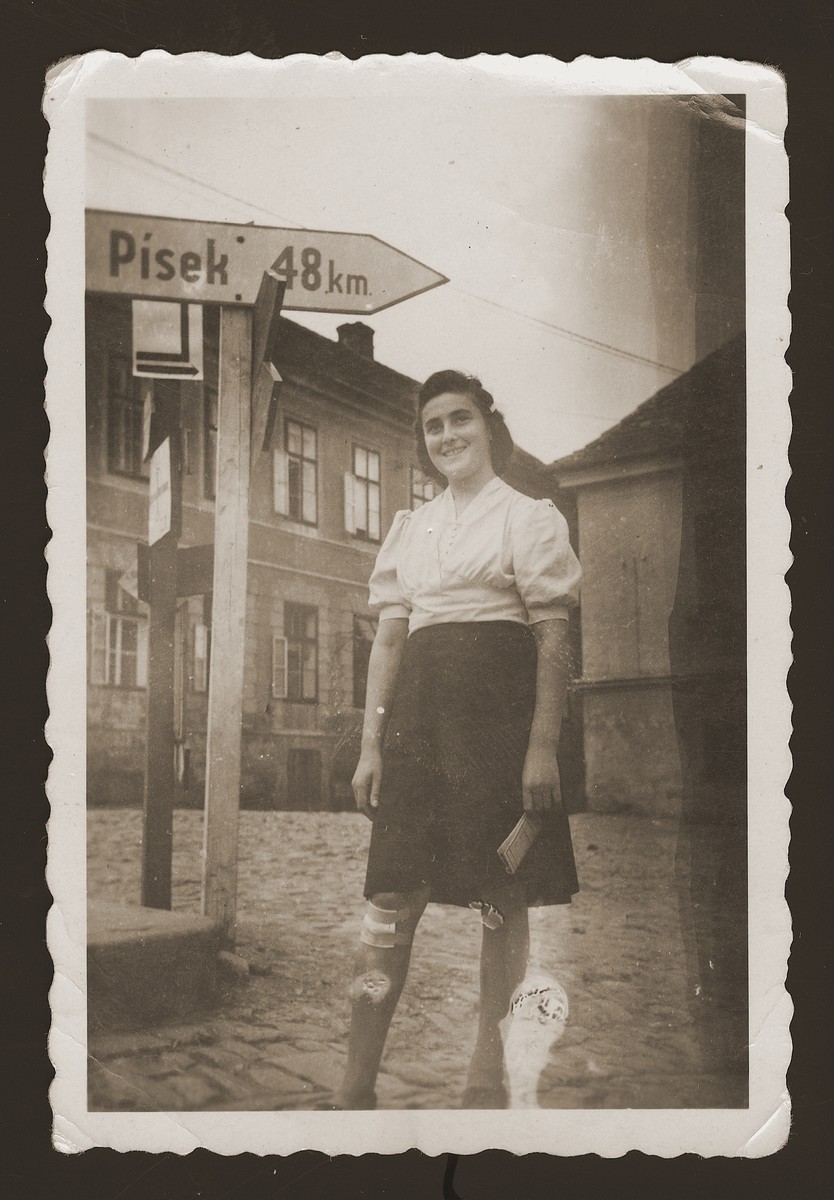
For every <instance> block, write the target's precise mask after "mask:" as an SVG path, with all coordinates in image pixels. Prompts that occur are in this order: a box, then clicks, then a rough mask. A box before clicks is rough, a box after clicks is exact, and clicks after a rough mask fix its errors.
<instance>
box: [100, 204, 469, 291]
mask: <svg viewBox="0 0 834 1200" xmlns="http://www.w3.org/2000/svg"><path fill="white" fill-rule="evenodd" d="M86 233H87V290H88V291H91V292H118V293H120V294H122V295H125V296H134V297H136V296H144V297H148V298H150V297H153V298H155V299H158V300H190V301H193V302H196V303H203V304H205V303H209V304H211V303H215V304H227V305H229V304H254V303H255V298H256V296H257V294H258V288H259V286H260V283H261V278H262V276H263V273H264V271H270V270H271V271H272V273H273V274H274V275H276V276H277V277H278V279H279V280H281V281H282V282H283V283H284V284H285V285H286V291H285V294H284V303H283V308H284V310H285V311H286V310H287V309H297V310H302V309H306V310H308V311H313V312H333V313H354V314H356V313H358V314H369V313H375V312H379V311H380V310H381V309H383V308H389V307H390V306H391V305H392V304H398V303H399V302H400V301H401V300H407V299H408V298H409V297H411V296H417V295H419V293H420V292H426V291H428V290H429V289H430V288H434V287H438V286H439V284H441V283H448V280H447V278H446V277H445V275H440V274H438V272H437V271H433V270H432V269H431V268H430V267H427V266H424V264H423V263H420V262H418V261H417V260H416V259H414V258H411V257H410V256H409V255H408V254H403V253H402V251H401V250H395V249H394V247H393V246H389V245H388V243H387V242H382V241H380V239H379V238H376V237H374V236H373V235H372V234H367V233H329V232H326V231H323V230H317V229H270V228H266V227H264V226H262V225H231V224H226V223H209V222H205V221H183V220H177V219H175V218H172V217H146V216H141V215H137V214H135V213H114V212H102V211H100V210H97V209H90V210H88V211H87V214H86Z"/></svg>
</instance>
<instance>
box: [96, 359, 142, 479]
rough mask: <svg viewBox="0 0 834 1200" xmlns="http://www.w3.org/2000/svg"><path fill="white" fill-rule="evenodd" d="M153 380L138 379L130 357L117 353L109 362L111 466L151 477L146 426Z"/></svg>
mask: <svg viewBox="0 0 834 1200" xmlns="http://www.w3.org/2000/svg"><path fill="white" fill-rule="evenodd" d="M152 404H153V383H152V381H151V380H149V379H137V378H135V377H134V375H133V374H132V372H131V365H130V360H129V359H128V358H126V357H124V356H122V355H114V356H113V357H112V358H110V360H109V362H108V364H107V470H108V471H110V472H112V473H113V474H114V475H132V476H133V477H134V478H137V479H147V477H148V474H149V469H148V464H147V463H146V462H145V461H144V458H145V426H146V423H147V424H148V425H149V423H150V407H151V405H152Z"/></svg>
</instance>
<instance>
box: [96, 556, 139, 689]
mask: <svg viewBox="0 0 834 1200" xmlns="http://www.w3.org/2000/svg"><path fill="white" fill-rule="evenodd" d="M121 578H122V577H121V575H120V574H119V572H118V571H108V572H107V576H106V583H105V607H104V608H94V609H92V610H91V612H90V624H89V634H88V637H89V640H88V653H87V662H88V664H89V674H90V683H95V684H99V685H102V686H105V687H123V688H143V687H145V686H146V684H147V677H148V624H147V621H146V620H145V618H144V616H143V615H142V614H141V613H140V612H139V601H138V600H136V599H135V597H133V596H132V595H131V594H130V593H129V592H127V591H125V589H124V588H123V587H122V586H121V582H120V581H121Z"/></svg>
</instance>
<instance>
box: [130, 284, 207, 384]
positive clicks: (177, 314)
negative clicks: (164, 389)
mask: <svg viewBox="0 0 834 1200" xmlns="http://www.w3.org/2000/svg"><path fill="white" fill-rule="evenodd" d="M132 307H133V374H134V375H138V376H140V377H141V376H144V377H145V378H146V379H202V378H203V309H202V305H200V304H186V303H184V302H177V301H172V300H134V301H133V305H132Z"/></svg>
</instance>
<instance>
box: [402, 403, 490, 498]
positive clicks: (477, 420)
mask: <svg viewBox="0 0 834 1200" xmlns="http://www.w3.org/2000/svg"><path fill="white" fill-rule="evenodd" d="M420 419H421V421H422V425H423V437H424V438H425V439H426V449H427V450H428V453H429V458H430V459H431V461H432V464H433V465H434V466H435V467H436V468H437V470H438V471H439V472H440V473H441V475H445V476H446V478H447V479H448V480H449V482H450V483H458V482H460V483H463V482H464V481H466V482H468V483H486V482H488V480H490V479H491V478H492V476H493V475H494V474H495V472H494V470H493V469H492V454H491V451H490V436H489V430H488V428H487V423H486V420H485V419H484V415H483V413H482V412H481V410H480V408H479V407H478V405H477V404H476V403H475V401H474V400H473V399H472V397H471V396H467V395H465V394H461V393H459V392H444V393H443V394H442V395H440V396H435V397H434V398H433V399H431V400H429V401H428V403H427V404H426V406H425V407H424V409H423V412H422V415H421V418H420Z"/></svg>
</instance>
